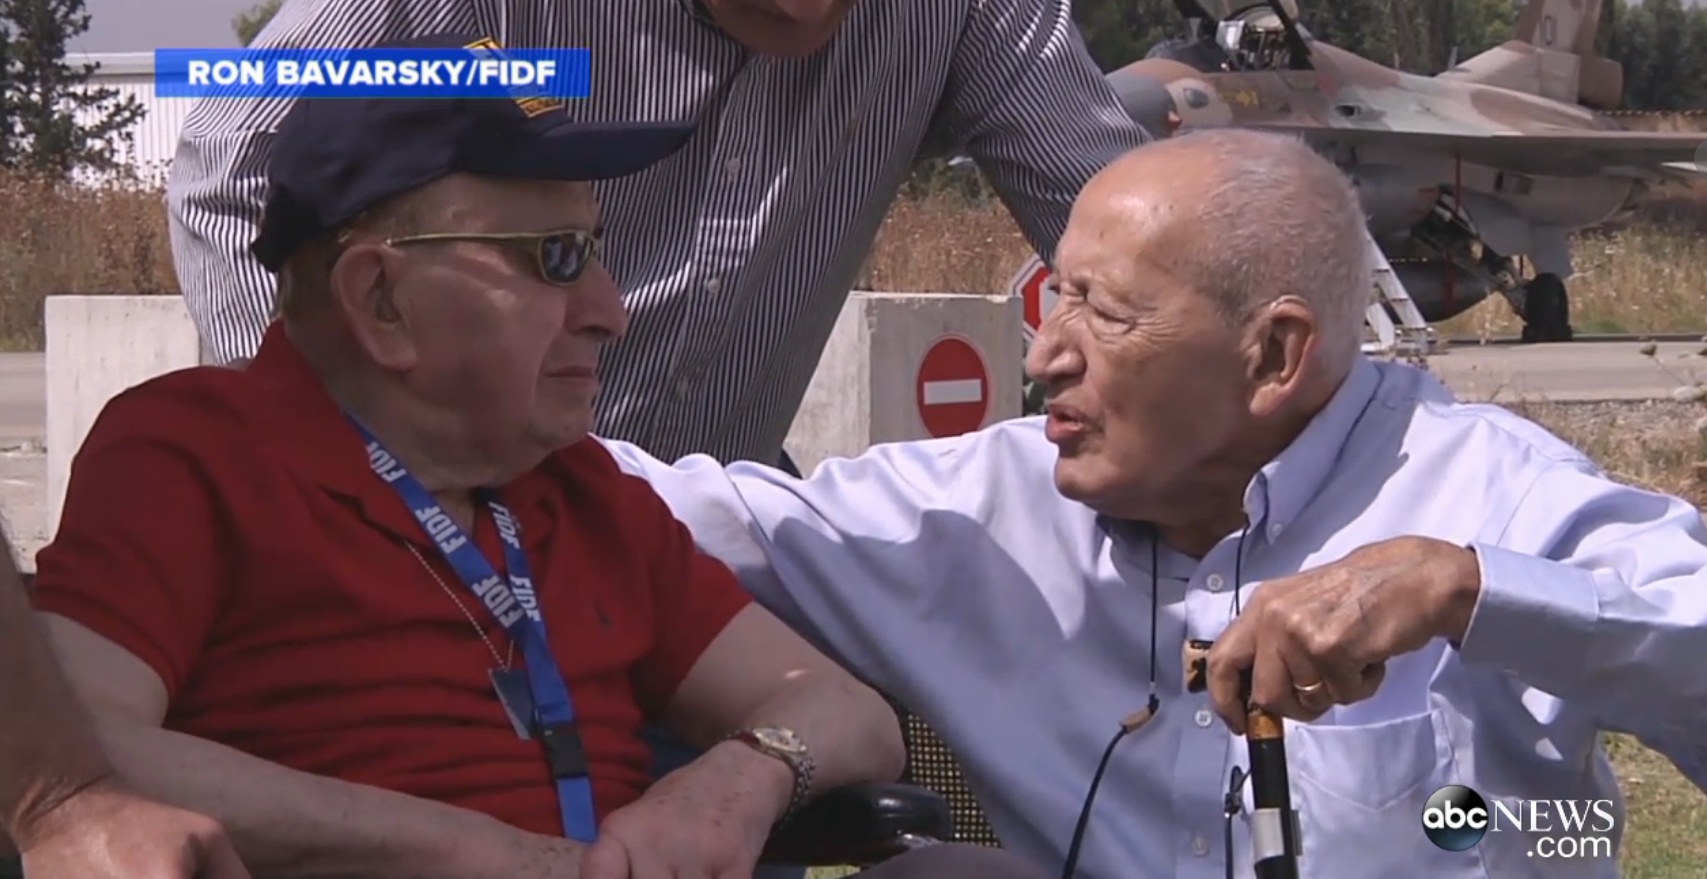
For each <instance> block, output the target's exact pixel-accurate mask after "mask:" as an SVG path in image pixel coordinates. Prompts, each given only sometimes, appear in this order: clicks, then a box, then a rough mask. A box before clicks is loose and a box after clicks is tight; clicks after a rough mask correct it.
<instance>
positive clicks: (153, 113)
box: [65, 52, 195, 184]
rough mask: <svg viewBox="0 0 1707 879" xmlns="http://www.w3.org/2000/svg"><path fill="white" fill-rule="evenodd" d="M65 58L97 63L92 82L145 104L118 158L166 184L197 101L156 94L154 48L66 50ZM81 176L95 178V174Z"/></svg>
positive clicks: (76, 64)
mask: <svg viewBox="0 0 1707 879" xmlns="http://www.w3.org/2000/svg"><path fill="white" fill-rule="evenodd" d="M65 62H66V64H67V65H69V66H71V67H73V68H78V67H81V66H82V65H85V64H94V65H97V66H96V68H95V73H94V75H92V76H90V77H89V83H90V84H91V85H93V86H96V87H100V88H108V89H112V90H113V91H116V92H118V93H119V94H121V95H128V96H130V97H133V98H135V99H136V101H137V103H139V104H141V105H142V109H143V115H142V118H141V119H138V120H137V121H136V123H135V125H134V126H133V127H132V129H131V142H130V143H129V144H123V145H121V146H120V147H119V158H120V159H121V161H123V162H124V163H125V164H126V165H129V166H130V167H131V168H133V169H135V170H136V172H137V173H138V174H139V175H141V176H142V177H143V178H144V179H145V180H155V181H158V182H160V183H162V184H164V182H165V179H166V173H167V171H168V170H169V169H170V168H171V165H172V156H173V154H175V153H176V152H177V150H178V131H179V129H180V128H182V127H183V124H184V117H185V116H186V115H188V114H189V112H190V107H191V106H193V105H194V104H195V101H194V100H193V99H191V98H158V97H155V95H154V53H153V52H108V53H98V52H97V53H89V54H67V55H66V58H65ZM82 176H83V177H84V178H85V179H86V180H92V175H82Z"/></svg>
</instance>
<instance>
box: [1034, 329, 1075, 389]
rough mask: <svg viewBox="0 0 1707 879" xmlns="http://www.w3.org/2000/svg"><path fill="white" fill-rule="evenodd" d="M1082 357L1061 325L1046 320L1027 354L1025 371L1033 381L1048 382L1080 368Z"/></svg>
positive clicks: (1067, 375)
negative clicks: (1067, 340) (1067, 338)
mask: <svg viewBox="0 0 1707 879" xmlns="http://www.w3.org/2000/svg"><path fill="white" fill-rule="evenodd" d="M1080 362H1081V359H1080V358H1079V357H1077V356H1076V355H1075V354H1074V353H1073V349H1072V348H1071V347H1070V346H1069V345H1068V344H1067V343H1066V339H1065V338H1064V337H1063V336H1062V334H1061V332H1060V327H1059V325H1058V324H1057V323H1056V322H1054V321H1050V320H1045V321H1044V322H1043V326H1041V327H1038V329H1037V336H1036V338H1034V339H1033V340H1032V342H1031V350H1030V351H1028V352H1026V355H1025V373H1026V375H1027V376H1029V377H1030V378H1031V379H1032V380H1033V381H1035V382H1039V383H1041V384H1048V383H1050V382H1052V381H1059V380H1061V379H1063V378H1067V377H1069V376H1071V375H1073V374H1074V373H1076V372H1078V370H1079V365H1078V364H1079V363H1080Z"/></svg>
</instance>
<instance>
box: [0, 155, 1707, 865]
mask: <svg viewBox="0 0 1707 879" xmlns="http://www.w3.org/2000/svg"><path fill="white" fill-rule="evenodd" d="M1703 230H1707V196H1704V194H1702V193H1697V192H1684V193H1680V194H1678V195H1675V196H1672V197H1669V198H1668V199H1665V200H1663V201H1662V202H1660V203H1659V204H1658V205H1657V206H1656V207H1655V208H1654V209H1652V210H1649V211H1647V212H1646V213H1645V214H1644V215H1642V216H1640V217H1638V218H1637V219H1636V220H1635V221H1634V222H1632V223H1630V224H1629V225H1626V226H1624V227H1622V228H1620V229H1617V230H1614V231H1610V232H1606V233H1600V234H1594V235H1585V236H1582V237H1581V238H1580V239H1579V241H1578V247H1577V258H1578V276H1577V277H1575V278H1573V279H1572V280H1571V289H1572V292H1573V304H1574V306H1575V323H1576V324H1577V326H1578V328H1579V330H1581V331H1585V332H1654V331H1667V330H1686V331H1692V332H1693V331H1702V330H1707V236H1703V235H1702V234H1701V232H1702V231H1703ZM1029 255H1030V250H1029V248H1028V247H1027V246H1026V245H1025V242H1024V240H1023V239H1022V237H1021V236H1020V234H1019V233H1018V231H1017V230H1016V228H1015V226H1014V224H1013V223H1012V221H1011V220H1010V219H1009V218H1008V216H1007V214H1006V212H1005V211H1004V210H1003V209H1002V208H1001V207H1000V206H999V205H998V204H996V203H994V202H990V201H987V200H986V201H983V202H979V201H977V200H969V199H967V198H966V197H964V196H957V195H947V194H940V193H939V194H936V195H929V196H923V197H906V198H903V199H902V200H901V201H899V202H898V203H897V204H896V206H895V208H894V210H893V211H892V212H891V215H890V217H889V219H888V221H887V222H886V223H885V224H884V226H883V228H882V230H881V232H880V233H879V238H878V241H877V242H876V246H875V247H874V248H873V252H872V255H871V257H870V259H869V260H868V261H867V264H866V265H865V267H864V269H863V271H862V273H861V277H860V279H859V282H858V284H857V286H858V287H860V288H861V289H868V290H892V291H932V292H959V293H1001V292H1005V291H1006V289H1007V284H1008V280H1009V278H1010V276H1011V275H1012V274H1013V272H1014V271H1015V270H1016V269H1018V268H1019V267H1020V265H1021V264H1022V263H1023V262H1024V260H1025V259H1026V258H1027V257H1028V256H1029ZM175 292H177V290H176V282H175V280H174V278H173V275H172V270H171V254H170V250H169V247H168V239H167V231H166V222H165V212H164V209H163V205H162V195H161V193H160V192H159V190H157V189H153V188H149V187H145V186H131V187H124V188H115V189H110V190H107V191H101V192H94V191H66V190H64V189H60V188H56V187H51V186H47V185H44V184H41V183H39V182H35V181H30V180H25V179H18V178H7V177H0V349H4V350H13V351H19V350H40V346H41V339H42V332H41V314H42V301H43V298H44V297H45V296H47V295H50V294H54V293H128V294H136V293H175ZM1517 328H1518V324H1517V322H1516V321H1515V319H1513V318H1512V317H1511V315H1510V313H1509V309H1507V308H1506V306H1505V305H1504V303H1503V301H1492V302H1488V303H1485V304H1483V305H1481V306H1478V307H1477V308H1475V309H1473V310H1471V311H1470V312H1468V313H1466V314H1465V315H1462V316H1460V317H1459V318H1457V319H1455V320H1454V321H1452V322H1451V323H1450V324H1449V325H1448V326H1446V327H1444V329H1443V332H1444V333H1445V334H1446V335H1456V334H1469V335H1487V334H1510V333H1515V332H1516V330H1517ZM1704 364H1707V362H1704ZM1656 368H1658V366H1656ZM1702 373H1703V375H1702V376H1699V377H1707V370H1702ZM1512 405H1513V408H1516V409H1518V410H1519V411H1520V412H1522V413H1524V414H1526V415H1528V416H1529V417H1531V418H1534V419H1535V420H1537V421H1539V422H1541V423H1543V424H1545V425H1547V426H1548V427H1549V428H1550V429H1552V430H1553V431H1554V432H1556V433H1558V434H1559V435H1560V436H1562V437H1563V438H1565V439H1566V440H1568V441H1570V442H1572V443H1574V444H1576V445H1577V446H1578V447H1580V448H1582V449H1584V450H1585V451H1587V452H1588V453H1590V454H1591V455H1593V456H1594V457H1595V458H1596V459H1597V460H1599V461H1601V462H1602V463H1603V465H1604V466H1606V467H1607V468H1608V469H1609V470H1610V471H1611V472H1613V473H1614V474H1616V475H1617V476H1618V477H1619V478H1620V479H1624V480H1626V481H1629V482H1633V483H1638V484H1643V485H1647V486H1651V487H1654V488H1658V489H1660V490H1664V491H1668V492H1672V493H1676V494H1680V495H1683V496H1687V497H1689V498H1691V499H1692V500H1694V501H1695V502H1696V503H1697V504H1698V505H1699V504H1707V489H1704V486H1707V482H1704V481H1703V480H1704V477H1703V476H1702V475H1701V474H1700V473H1698V472H1697V470H1698V469H1699V468H1697V467H1696V464H1697V462H1699V461H1701V460H1703V456H1704V452H1707V449H1704V448H1703V441H1702V438H1701V437H1700V436H1699V435H1698V434H1697V432H1696V428H1695V420H1696V418H1698V417H1700V416H1701V415H1704V414H1707V409H1703V408H1700V407H1699V406H1695V405H1691V404H1684V403H1672V402H1666V403H1654V404H1648V405H1645V406H1630V405H1628V404H1625V405H1622V406H1567V405H1556V404H1555V405H1527V404H1524V403H1521V402H1520V403H1516V404H1512ZM1610 741H1611V748H1612V752H1613V754H1614V758H1615V760H1616V761H1617V764H1618V766H1619V770H1620V776H1621V778H1622V780H1623V783H1624V786H1625V789H1626V792H1627V794H1628V797H1629V802H1630V807H1631V818H1630V822H1629V829H1628V832H1627V848H1626V853H1625V869H1626V872H1627V875H1628V877H1629V879H1697V877H1699V876H1700V875H1701V873H1702V870H1701V864H1703V863H1707V797H1704V796H1703V795H1702V793H1701V792H1700V791H1698V790H1696V789H1695V788H1694V787H1693V786H1692V785H1690V784H1689V783H1688V782H1687V781H1686V780H1684V779H1683V777H1682V776H1681V775H1679V774H1678V773H1677V772H1676V771H1675V770H1674V769H1673V768H1672V767H1671V766H1670V764H1669V763H1667V762H1666V761H1665V760H1664V758H1661V757H1659V756H1658V755H1656V754H1654V753H1652V752H1650V751H1647V750H1646V749H1644V748H1642V747H1641V746H1639V745H1637V744H1635V743H1634V742H1632V741H1630V740H1628V739H1627V738H1624V737H1620V736H1612V737H1611V738H1610ZM838 872H845V871H830V872H819V875H818V876H816V877H815V879H831V877H833V876H835V875H837V874H838Z"/></svg>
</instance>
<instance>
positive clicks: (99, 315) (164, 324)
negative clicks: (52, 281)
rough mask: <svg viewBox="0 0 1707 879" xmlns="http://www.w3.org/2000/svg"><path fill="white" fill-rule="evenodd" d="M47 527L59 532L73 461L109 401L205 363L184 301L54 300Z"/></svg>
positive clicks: (50, 312) (49, 330) (50, 305)
mask: <svg viewBox="0 0 1707 879" xmlns="http://www.w3.org/2000/svg"><path fill="white" fill-rule="evenodd" d="M43 324H44V330H45V335H46V343H47V344H46V347H47V351H46V361H47V364H46V365H47V524H46V532H45V534H46V535H47V536H49V537H51V536H52V535H53V533H54V532H55V531H57V530H59V510H60V505H61V503H62V502H63V500H64V498H65V483H66V478H67V476H69V474H70V472H71V459H72V458H73V457H74V456H75V455H76V453H77V449H78V448H79V447H80V446H82V445H83V438H84V437H85V436H87V435H88V434H89V428H90V427H91V426H92V425H93V424H94V422H95V417H96V416H98V415H100V414H101V408H102V407H104V406H106V405H107V401H108V400H111V399H112V398H113V397H115V396H117V395H118V394H119V393H120V392H122V391H124V390H126V389H127V388H131V387H134V386H136V385H138V384H140V383H142V382H144V381H146V380H148V379H150V378H153V377H155V376H157V375H161V374H163V373H167V372H171V371H172V370H175V369H182V368H184V367H188V366H195V365H196V364H198V363H200V362H201V351H200V343H199V342H198V340H197V336H196V327H195V324H194V323H193V322H191V320H190V314H189V311H188V310H187V309H185V307H184V299H183V297H181V296H49V297H48V298H47V305H46V314H45V315H44V321H43Z"/></svg>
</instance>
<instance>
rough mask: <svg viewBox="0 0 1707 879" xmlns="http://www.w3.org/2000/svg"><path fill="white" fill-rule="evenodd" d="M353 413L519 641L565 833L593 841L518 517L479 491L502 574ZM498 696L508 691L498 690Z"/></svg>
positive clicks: (396, 483) (385, 467) (376, 453)
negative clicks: (497, 541)
mask: <svg viewBox="0 0 1707 879" xmlns="http://www.w3.org/2000/svg"><path fill="white" fill-rule="evenodd" d="M350 421H351V423H353V424H355V426H356V429H357V430H359V431H361V433H362V437H363V438H364V439H365V440H366V441H367V456H368V464H369V465H370V466H371V467H373V472H374V473H375V474H377V475H378V476H379V478H380V479H383V480H385V482H386V483H388V484H389V485H390V486H391V487H392V488H393V489H395V490H396V492H397V494H398V495H399V496H401V497H402V498H403V502H404V503H405V504H408V505H409V509H410V511H411V512H413V513H414V514H415V518H416V519H417V520H418V521H419V522H420V523H421V527H422V528H423V529H424V530H425V531H426V532H427V536H428V537H431V538H432V539H433V542H434V543H436V544H438V547H439V550H440V551H441V552H443V553H444V556H445V560H446V561H447V562H449V563H450V566H451V568H453V569H454V570H455V571H456V574H457V576H458V577H460V578H462V582H463V584H464V585H466V586H467V587H468V591H469V592H471V593H473V595H474V597H475V599H476V600H478V601H479V602H480V604H481V606H483V607H485V608H486V609H487V610H489V611H491V613H492V615H493V616H494V617H496V618H497V620H498V622H500V623H502V624H503V626H504V629H505V630H506V631H508V632H509V634H510V639H511V640H512V641H514V642H515V643H518V644H520V645H521V647H522V656H523V658H524V661H525V662H526V663H527V689H528V690H529V691H530V694H531V696H532V698H531V702H532V710H531V711H530V712H529V713H531V714H532V717H530V718H528V719H527V721H525V722H529V723H530V725H531V726H532V728H533V732H534V733H535V735H536V737H537V738H539V739H540V740H541V741H543V742H544V746H545V758H546V762H547V764H548V765H549V766H550V767H551V776H552V779H553V780H554V781H555V782H556V784H557V801H558V804H559V805H560V806H561V808H562V817H563V835H564V836H567V837H568V838H570V839H573V840H576V841H578V842H585V843H590V842H592V841H593V840H594V839H596V838H597V836H598V831H597V829H596V827H597V825H596V823H595V821H594V819H593V786H592V781H591V780H590V779H589V778H588V777H587V756H586V752H585V749H584V748H583V747H582V744H581V734H580V731H579V729H578V728H577V727H576V725H575V706H574V705H573V704H572V703H571V702H570V701H569V688H568V687H567V686H565V685H564V683H563V675H562V672H561V671H559V670H558V668H557V662H556V660H554V659H553V658H552V655H551V645H550V644H549V643H548V642H547V639H546V636H545V623H544V619H543V618H542V617H541V615H540V611H539V600H538V599H537V598H536V597H535V595H534V590H533V576H532V573H531V569H530V568H529V566H528V560H527V553H525V552H523V551H522V541H521V526H520V524H518V523H517V522H516V520H515V517H514V516H512V515H510V511H509V510H508V509H507V508H505V507H504V505H503V504H501V503H499V502H498V499H497V498H495V497H493V496H492V495H491V494H489V493H485V492H482V493H480V498H481V499H482V500H484V501H485V502H486V504H487V506H489V507H491V509H492V521H493V522H494V523H495V524H496V525H497V526H498V536H499V537H501V538H502V539H503V544H504V566H505V567H506V568H507V569H508V571H507V574H508V576H507V577H500V576H498V573H497V572H496V571H494V570H492V565H491V564H490V563H489V562H487V561H486V557H485V556H483V555H481V554H480V550H479V549H477V548H475V546H474V542H473V541H472V540H471V539H469V537H468V536H467V535H466V534H464V533H463V531H462V529H461V528H458V527H457V525H456V523H455V522H452V521H451V520H450V517H449V516H447V515H445V513H444V510H442V509H441V508H440V507H439V504H438V501H436V500H434V499H433V496H432V494H430V493H429V492H428V491H427V490H426V488H425V487H424V486H422V485H421V482H420V480H418V479H416V478H415V477H414V476H413V475H411V474H410V473H409V471H408V470H406V469H404V467H403V464H402V463H401V462H399V461H398V460H397V459H396V458H395V457H393V456H392V455H391V453H390V452H388V451H386V450H385V446H383V445H382V444H381V443H380V442H379V440H378V439H377V438H376V437H374V435H373V434H372V433H371V432H370V431H369V430H368V429H367V428H366V427H364V426H363V425H362V424H361V423H360V422H357V421H356V420H355V419H353V418H352V419H350ZM506 581H507V582H506ZM499 698H500V700H502V699H503V698H504V697H503V692H502V691H501V690H500V692H499ZM506 710H509V706H508V705H506Z"/></svg>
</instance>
